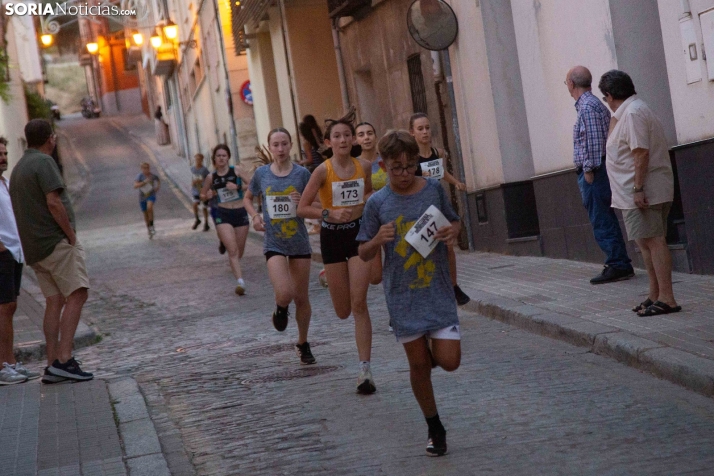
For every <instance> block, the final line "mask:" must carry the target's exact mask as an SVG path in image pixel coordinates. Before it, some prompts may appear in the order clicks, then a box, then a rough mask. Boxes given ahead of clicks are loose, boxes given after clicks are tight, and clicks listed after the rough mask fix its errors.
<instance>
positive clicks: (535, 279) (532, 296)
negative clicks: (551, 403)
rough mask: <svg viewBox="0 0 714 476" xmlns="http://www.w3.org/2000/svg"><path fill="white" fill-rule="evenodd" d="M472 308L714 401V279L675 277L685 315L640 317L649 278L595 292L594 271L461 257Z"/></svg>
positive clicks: (576, 265)
mask: <svg viewBox="0 0 714 476" xmlns="http://www.w3.org/2000/svg"><path fill="white" fill-rule="evenodd" d="M457 256H458V257H457V260H458V270H459V281H460V284H461V287H462V288H463V289H464V291H466V292H467V293H468V294H469V295H470V296H471V298H472V302H471V303H469V304H468V305H467V306H468V307H469V308H470V309H471V310H474V311H477V312H480V313H481V314H484V315H486V316H489V317H492V318H495V319H498V320H501V321H504V322H507V323H510V324H513V325H516V326H518V327H522V328H525V329H527V330H530V331H533V332H537V333H539V334H543V335H547V336H551V337H556V338H559V339H563V340H566V341H568V342H570V343H573V344H576V345H580V346H586V347H590V348H591V349H592V350H593V351H594V352H596V353H599V354H604V355H609V356H611V357H614V358H616V359H617V360H620V361H622V362H624V363H627V364H628V365H632V366H634V367H637V368H640V369H643V370H646V371H649V372H652V373H654V374H655V375H658V376H660V377H662V378H666V379H668V380H671V381H673V382H675V383H679V384H681V385H684V386H686V387H688V388H690V389H692V390H696V391H698V392H700V393H703V394H705V395H710V396H714V308H713V307H712V305H713V304H714V295H713V293H712V291H714V277H711V276H699V275H694V274H683V273H674V276H673V281H674V293H675V297H676V299H677V301H678V303H679V304H680V305H682V307H683V311H682V312H680V313H676V314H670V315H665V316H654V317H640V316H638V315H637V314H635V313H634V312H632V311H631V308H632V307H633V306H635V305H637V304H638V303H640V302H642V301H643V300H645V299H646V298H647V289H648V280H647V274H646V272H645V271H643V270H636V273H637V275H636V276H635V278H634V279H630V280H628V281H620V282H617V283H612V284H604V285H598V286H592V285H591V284H590V283H589V280H590V278H591V277H592V276H594V275H596V274H597V273H598V272H599V271H600V270H601V267H600V266H598V265H594V264H589V263H580V262H576V261H568V260H554V259H549V258H536V257H513V256H502V255H496V254H490V253H459V254H458V255H457Z"/></svg>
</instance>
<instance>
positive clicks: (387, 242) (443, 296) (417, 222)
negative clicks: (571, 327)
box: [357, 131, 461, 456]
mask: <svg viewBox="0 0 714 476" xmlns="http://www.w3.org/2000/svg"><path fill="white" fill-rule="evenodd" d="M379 152H380V154H381V156H382V158H383V159H384V163H385V165H384V166H385V168H386V170H387V174H388V175H389V183H388V185H387V186H386V187H384V188H383V189H381V190H380V191H379V192H377V193H375V194H374V195H372V196H371V197H370V199H369V200H368V201H367V204H366V206H365V208H364V215H363V219H362V226H361V228H360V232H359V235H357V241H359V242H362V243H361V244H360V246H359V256H360V258H362V259H363V260H364V261H369V260H370V259H372V258H374V256H376V255H377V253H378V252H379V249H380V248H381V247H384V256H385V263H384V271H383V278H384V279H383V284H384V294H385V296H386V300H387V310H388V311H389V317H390V319H391V321H392V326H393V327H394V334H395V336H396V338H397V342H399V343H400V344H403V345H404V350H405V351H406V354H407V359H408V360H409V370H410V377H411V384H412V390H413V392H414V396H415V397H416V399H417V402H418V403H419V406H420V407H421V410H422V412H423V413H424V417H425V418H426V421H427V425H428V427H429V433H428V443H427V448H426V451H427V454H428V455H429V456H442V455H444V454H446V452H447V448H446V430H445V429H444V427H443V425H442V424H441V421H440V420H439V414H438V412H437V409H436V402H435V400H434V391H433V388H432V384H431V369H432V368H433V367H436V366H439V367H442V368H443V369H444V370H446V371H447V372H451V371H453V370H456V369H457V368H458V367H459V364H460V362H461V341H460V339H461V336H460V333H459V319H458V315H457V313H456V302H455V300H454V294H453V288H452V284H451V277H450V275H449V261H448V257H447V249H446V243H449V242H452V241H454V240H455V239H456V237H457V236H458V233H459V229H460V224H459V216H458V215H457V214H456V213H455V212H454V209H453V208H452V206H451V204H450V203H449V200H448V199H447V198H446V194H445V193H444V189H443V188H442V187H441V185H439V183H438V182H437V181H436V180H433V179H424V178H422V177H415V173H416V170H417V167H418V166H419V147H418V145H417V143H416V141H415V140H414V138H413V137H412V136H411V135H410V134H409V133H408V132H406V131H392V132H389V133H387V134H386V135H385V136H384V137H383V138H382V139H381V140H380V141H379ZM429 344H431V346H430V345H429Z"/></svg>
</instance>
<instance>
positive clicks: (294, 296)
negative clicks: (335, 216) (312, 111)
mask: <svg viewBox="0 0 714 476" xmlns="http://www.w3.org/2000/svg"><path fill="white" fill-rule="evenodd" d="M292 146H293V144H292V138H291V137H290V133H289V132H288V131H287V130H285V129H283V128H282V127H278V128H276V129H273V130H272V131H270V133H269V134H268V150H269V151H270V154H271V155H272V158H273V161H272V163H270V164H268V165H263V166H262V167H259V168H258V169H257V170H256V171H255V173H254V174H253V179H252V180H251V182H250V187H249V188H248V191H247V192H246V193H245V202H244V203H245V209H246V211H247V212H248V215H250V220H251V222H252V223H253V227H254V228H255V230H256V231H263V232H265V235H264V240H263V254H265V259H266V261H267V263H268V275H269V276H270V282H271V283H273V292H274V293H275V303H276V309H275V312H273V326H275V329H276V330H278V331H280V332H282V331H284V330H285V328H286V327H287V325H288V317H289V315H290V314H289V312H288V306H289V305H290V301H294V302H295V320H296V321H297V327H298V342H297V344H296V345H295V351H296V352H297V354H298V356H299V357H300V363H302V364H314V363H315V357H313V355H312V352H311V351H310V344H309V343H308V341H307V331H308V328H309V327H310V317H311V315H312V308H311V306H310V297H309V295H308V286H309V282H310V264H311V262H312V248H311V247H310V240H309V238H308V235H307V229H306V228H305V223H304V221H303V219H302V218H298V216H297V214H296V211H297V204H298V203H299V202H300V196H301V195H302V192H303V191H304V190H305V186H306V185H307V183H308V182H309V181H310V172H308V171H307V169H306V168H304V167H301V166H300V165H297V164H293V163H292V161H291V160H290V149H292ZM257 196H260V197H261V203H262V205H263V207H262V208H263V213H262V214H261V213H257V212H256V211H255V208H254V207H253V197H257Z"/></svg>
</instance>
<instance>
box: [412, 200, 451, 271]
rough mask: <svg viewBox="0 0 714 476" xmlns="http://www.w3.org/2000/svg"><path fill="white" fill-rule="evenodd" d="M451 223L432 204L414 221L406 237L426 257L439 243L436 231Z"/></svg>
mask: <svg viewBox="0 0 714 476" xmlns="http://www.w3.org/2000/svg"><path fill="white" fill-rule="evenodd" d="M449 225H451V223H449V220H447V219H446V217H445V216H444V214H443V213H441V211H440V210H439V209H438V208H436V207H435V206H434V205H431V206H430V207H429V208H427V209H426V211H425V212H424V214H423V215H422V216H420V217H419V219H418V220H417V221H416V223H414V226H413V227H411V228H410V229H409V231H408V232H407V236H406V237H405V239H406V240H407V243H409V244H410V245H412V246H413V247H414V249H415V250H417V251H418V252H419V254H420V255H422V256H423V257H424V258H426V257H427V256H429V254H430V253H431V252H432V251H433V250H434V248H436V245H437V244H439V242H438V241H436V239H435V237H436V232H437V231H438V230H439V228H443V227H445V226H449Z"/></svg>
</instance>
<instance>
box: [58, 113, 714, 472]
mask: <svg viewBox="0 0 714 476" xmlns="http://www.w3.org/2000/svg"><path fill="white" fill-rule="evenodd" d="M61 125H62V128H63V131H64V133H66V134H67V135H68V136H69V137H71V138H72V140H73V144H74V146H75V148H76V149H77V151H78V152H79V153H80V154H81V156H82V157H83V159H84V161H85V162H86V164H87V167H88V168H89V170H90V172H91V174H90V175H91V184H90V188H89V191H88V192H87V194H86V196H85V198H84V201H83V202H82V203H81V205H80V206H79V207H78V211H77V214H78V223H79V230H78V235H79V239H80V240H81V241H82V242H83V243H84V246H85V248H86V249H87V251H88V262H87V264H88V267H89V272H90V278H91V280H92V286H93V287H92V290H91V292H90V300H89V301H88V303H87V305H86V307H85V311H84V314H83V316H84V319H85V320H86V321H87V322H88V323H89V324H90V325H92V326H94V327H95V328H96V329H97V331H98V333H100V334H101V335H102V337H103V339H102V341H101V342H100V343H98V344H97V345H94V346H90V347H87V348H83V349H81V350H79V351H77V353H76V354H77V357H78V359H80V360H81V361H83V362H84V364H83V365H84V366H85V367H86V368H87V369H88V370H89V371H94V372H95V375H96V376H97V377H98V378H101V379H107V380H110V381H111V380H114V379H117V378H120V377H124V376H131V377H133V378H134V379H136V381H137V382H138V383H139V386H140V389H141V391H142V392H143V394H144V397H145V399H146V401H147V404H148V407H149V412H150V414H151V416H152V418H153V420H154V424H155V426H156V429H157V431H158V434H159V438H160V442H161V445H162V450H163V452H164V455H165V457H166V459H167V462H168V465H169V469H170V470H171V471H172V473H173V474H187V475H188V474H199V475H213V474H215V475H227V474H237V475H281V474H285V475H293V474H298V473H306V474H327V475H338V474H345V475H361V474H364V475H375V474H384V475H416V474H428V475H466V474H510V475H520V474H523V475H530V474H593V475H603V474H612V475H615V474H617V475H623V474H667V475H669V474H711V468H712V467H713V466H714V452H712V450H711V449H712V447H713V445H714V401H712V399H711V398H707V397H704V396H702V395H699V394H696V393H694V392H691V391H689V390H686V389H684V388H682V387H679V386H677V385H675V384H673V383H670V382H667V381H663V380H659V379H657V378H655V377H653V376H651V375H649V374H645V373H642V372H639V371H638V370H635V369H633V368H630V367H626V366H624V365H622V364H619V363H617V362H615V361H613V360H610V359H608V358H606V357H601V356H598V355H594V354H593V353H591V352H590V351H589V350H587V349H583V348H578V347H574V346H571V345H569V344H566V343H564V342H560V341H556V340H551V339H548V338H546V337H542V336H538V335H534V334H531V333H528V332H526V331H524V330H520V329H516V328H514V327H510V326H508V325H506V324H503V323H500V322H495V321H492V320H489V319H486V318H484V317H481V316H479V315H477V314H474V313H470V312H466V311H462V313H461V324H462V333H463V359H462V366H461V368H460V369H459V370H457V371H456V372H455V373H452V374H446V373H445V372H443V371H441V370H437V371H435V373H434V377H433V378H434V388H435V392H436V397H437V403H438V405H439V413H440V415H441V417H442V420H443V421H444V424H445V426H446V428H447V430H448V442H449V455H448V456H446V457H444V458H434V459H432V458H428V457H426V455H425V452H424V446H425V443H426V437H427V435H426V424H425V422H424V419H423V417H422V416H421V413H420V411H419V408H418V406H417V403H416V401H415V399H414V397H413V395H412V392H411V388H410V385H409V373H408V366H407V361H406V357H405V355H404V351H403V350H402V348H401V346H400V345H398V344H397V343H396V342H395V340H394V337H393V335H392V334H390V333H389V332H388V330H387V321H388V318H387V314H386V305H385V301H384V295H383V292H382V289H381V286H373V287H372V288H371V289H370V293H369V305H370V313H371V315H372V322H373V328H374V342H373V355H372V362H373V364H372V366H373V367H372V368H373V372H374V376H375V380H376V384H377V388H378V392H377V393H376V394H375V395H373V396H367V397H364V396H359V395H357V394H356V393H355V385H356V377H357V373H358V365H357V364H358V363H357V353H356V349H355V344H354V333H353V326H352V321H351V320H347V321H340V320H339V319H338V318H337V317H336V316H335V315H334V312H333V310H332V306H331V302H330V298H329V294H328V291H327V290H326V289H323V288H321V287H320V286H319V285H318V281H317V274H318V272H319V270H320V269H321V268H320V266H319V265H318V264H316V263H314V264H313V269H312V276H311V283H310V286H311V287H310V298H311V300H312V306H313V320H312V324H311V328H310V338H309V341H310V343H311V345H312V347H313V352H314V354H315V357H316V359H317V365H315V366H307V367H305V366H300V365H299V361H298V358H297V357H296V355H295V353H294V351H293V349H292V346H293V344H294V342H295V340H296V335H297V331H296V327H295V322H294V320H292V319H291V321H290V324H289V327H288V329H287V331H286V332H285V333H278V332H276V331H275V330H274V329H273V327H272V324H271V321H270V315H271V312H272V310H273V295H272V288H271V286H270V283H269V281H268V277H267V272H266V267H265V259H264V258H263V256H262V253H261V245H260V243H259V242H258V241H257V240H256V239H255V238H254V237H251V238H250V239H249V240H248V245H247V248H246V256H245V257H244V260H243V261H242V266H243V269H244V276H245V279H246V283H247V286H248V287H247V293H246V295H245V296H243V297H237V296H236V295H235V294H234V293H233V282H234V281H233V278H232V275H231V273H230V270H229V267H228V263H227V258H226V257H225V256H221V255H219V254H218V252H217V246H218V240H217V239H216V235H215V231H214V230H213V224H211V228H212V229H211V231H210V232H207V233H204V232H201V231H200V228H199V230H197V231H192V230H191V224H192V215H191V213H190V212H189V211H188V210H187V208H186V206H185V200H184V198H185V197H184V198H181V197H180V195H178V194H176V193H174V191H173V190H172V189H171V188H170V187H169V186H168V185H169V183H166V182H164V186H163V187H162V189H161V192H160V194H159V197H158V201H157V203H156V212H155V213H156V229H157V232H158V234H157V236H156V237H155V238H154V239H153V240H149V239H148V238H147V235H146V230H145V227H144V225H143V221H142V217H141V214H140V211H139V207H138V203H137V202H138V200H137V197H136V191H135V190H133V189H132V188H131V183H132V181H133V179H134V177H135V176H136V174H137V173H138V164H139V162H141V161H145V160H147V161H150V162H151V157H150V156H149V155H148V154H147V151H146V150H144V149H142V148H141V147H140V146H139V145H138V143H135V142H134V141H133V140H132V139H130V138H129V137H127V136H126V135H125V134H124V133H123V132H122V131H121V130H120V129H119V128H117V127H115V126H114V125H112V123H111V122H110V121H109V120H105V119H97V120H92V121H86V120H81V119H80V120H67V121H62V124H61ZM68 160H72V159H71V158H69V159H68ZM187 167H188V165H187ZM152 168H154V169H155V165H154V164H153V163H152ZM154 172H156V170H154ZM291 311H292V312H294V307H291Z"/></svg>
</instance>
